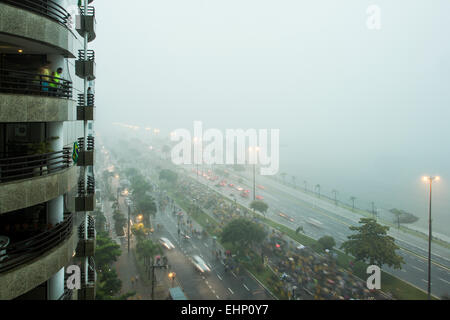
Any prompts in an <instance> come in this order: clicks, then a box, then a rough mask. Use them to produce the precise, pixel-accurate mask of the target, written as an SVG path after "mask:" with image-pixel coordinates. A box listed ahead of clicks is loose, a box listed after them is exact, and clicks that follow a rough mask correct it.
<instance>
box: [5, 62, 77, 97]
mask: <svg viewBox="0 0 450 320" xmlns="http://www.w3.org/2000/svg"><path fill="white" fill-rule="evenodd" d="M72 89H73V88H72V82H71V81H69V80H66V79H63V78H56V77H53V76H50V75H43V74H36V73H29V72H23V71H16V70H8V69H0V92H2V93H15V94H25V95H38V96H45V97H55V98H62V99H71V98H72Z"/></svg>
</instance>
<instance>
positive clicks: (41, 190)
mask: <svg viewBox="0 0 450 320" xmlns="http://www.w3.org/2000/svg"><path fill="white" fill-rule="evenodd" d="M76 174H77V172H76V168H74V167H72V166H71V156H70V148H64V149H63V150H62V151H58V152H52V153H46V154H36V155H27V156H21V157H7V158H1V159H0V214H1V213H4V212H9V211H13V210H18V209H21V208H26V207H30V206H33V205H36V204H39V203H42V202H46V201H49V200H51V199H54V198H56V197H58V196H60V195H62V194H64V193H66V192H68V191H70V190H71V189H72V187H73V186H74V185H75V184H76V176H77V175H76Z"/></svg>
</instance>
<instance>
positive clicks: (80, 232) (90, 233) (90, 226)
mask: <svg viewBox="0 0 450 320" xmlns="http://www.w3.org/2000/svg"><path fill="white" fill-rule="evenodd" d="M85 225H86V223H85V222H84V221H83V222H82V223H81V224H80V225H79V226H78V237H79V238H80V239H84V228H85ZM87 236H88V239H95V220H94V218H93V217H92V216H88V228H87Z"/></svg>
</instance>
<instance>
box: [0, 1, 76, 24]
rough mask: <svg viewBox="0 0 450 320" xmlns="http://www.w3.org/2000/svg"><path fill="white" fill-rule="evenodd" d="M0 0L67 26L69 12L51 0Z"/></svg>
mask: <svg viewBox="0 0 450 320" xmlns="http://www.w3.org/2000/svg"><path fill="white" fill-rule="evenodd" d="M0 2H4V3H7V4H9V5H12V6H15V7H19V8H22V9H25V10H28V11H31V12H34V13H37V14H40V15H43V16H45V17H47V18H49V19H52V20H53V21H56V22H58V23H59V24H61V25H63V26H67V21H68V20H69V19H70V14H69V13H68V12H67V11H66V9H64V8H63V7H61V6H60V5H59V4H57V3H56V2H55V1H52V0H0Z"/></svg>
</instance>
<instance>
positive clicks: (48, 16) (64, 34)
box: [0, 0, 75, 58]
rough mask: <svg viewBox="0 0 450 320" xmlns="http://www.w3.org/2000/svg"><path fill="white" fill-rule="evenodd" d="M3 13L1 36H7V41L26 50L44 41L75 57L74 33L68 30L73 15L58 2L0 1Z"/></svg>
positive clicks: (43, 0)
mask: <svg viewBox="0 0 450 320" xmlns="http://www.w3.org/2000/svg"><path fill="white" fill-rule="evenodd" d="M0 16H1V17H2V19H0V33H1V34H2V35H1V37H0V39H1V38H2V37H6V38H4V39H3V40H5V42H8V43H17V44H19V43H20V44H21V46H22V47H24V49H25V50H31V49H32V48H33V47H36V46H39V45H40V44H44V45H47V46H49V49H52V48H53V49H54V48H57V49H59V50H58V51H59V52H60V53H61V54H63V55H65V56H67V57H69V58H75V51H74V40H75V36H74V34H73V33H72V32H71V30H70V29H69V27H70V25H71V24H72V23H73V22H72V21H73V17H71V15H70V14H69V13H68V12H67V10H66V9H64V8H63V7H62V6H60V5H59V4H57V3H56V2H55V1H52V0H0ZM18 21H21V22H22V23H18ZM11 37H14V39H11ZM17 37H19V38H17ZM6 40H8V41H6Z"/></svg>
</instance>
